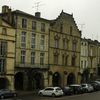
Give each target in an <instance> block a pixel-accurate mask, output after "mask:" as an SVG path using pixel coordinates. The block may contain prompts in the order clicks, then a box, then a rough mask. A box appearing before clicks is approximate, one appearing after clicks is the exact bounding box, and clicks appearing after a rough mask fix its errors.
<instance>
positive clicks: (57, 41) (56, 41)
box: [54, 39, 59, 48]
mask: <svg viewBox="0 0 100 100" xmlns="http://www.w3.org/2000/svg"><path fill="white" fill-rule="evenodd" d="M54 41H55V48H59V40H58V39H55V40H54Z"/></svg>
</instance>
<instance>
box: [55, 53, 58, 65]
mask: <svg viewBox="0 0 100 100" xmlns="http://www.w3.org/2000/svg"><path fill="white" fill-rule="evenodd" d="M54 64H58V55H54Z"/></svg>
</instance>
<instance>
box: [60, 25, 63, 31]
mask: <svg viewBox="0 0 100 100" xmlns="http://www.w3.org/2000/svg"><path fill="white" fill-rule="evenodd" d="M60 32H63V24H61V25H60Z"/></svg>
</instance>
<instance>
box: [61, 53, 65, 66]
mask: <svg viewBox="0 0 100 100" xmlns="http://www.w3.org/2000/svg"><path fill="white" fill-rule="evenodd" d="M64 59H65V57H64V54H63V55H62V65H64V62H65V61H64Z"/></svg>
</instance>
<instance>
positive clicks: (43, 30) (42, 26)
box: [41, 23, 45, 32]
mask: <svg viewBox="0 0 100 100" xmlns="http://www.w3.org/2000/svg"><path fill="white" fill-rule="evenodd" d="M41 31H42V32H45V23H41Z"/></svg>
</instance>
